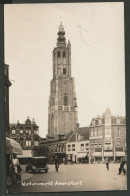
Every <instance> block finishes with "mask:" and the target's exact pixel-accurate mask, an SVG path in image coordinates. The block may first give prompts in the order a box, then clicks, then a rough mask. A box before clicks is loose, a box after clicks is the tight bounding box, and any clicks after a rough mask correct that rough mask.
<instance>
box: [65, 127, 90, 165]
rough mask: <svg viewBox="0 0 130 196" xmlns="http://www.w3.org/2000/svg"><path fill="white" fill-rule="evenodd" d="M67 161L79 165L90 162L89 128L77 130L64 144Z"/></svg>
mask: <svg viewBox="0 0 130 196" xmlns="http://www.w3.org/2000/svg"><path fill="white" fill-rule="evenodd" d="M66 154H67V160H69V161H72V162H79V163H89V162H90V142H89V127H81V128H78V129H77V130H76V131H75V132H74V133H73V135H72V136H71V138H70V139H69V140H68V141H67V143H66Z"/></svg>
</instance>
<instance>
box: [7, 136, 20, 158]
mask: <svg viewBox="0 0 130 196" xmlns="http://www.w3.org/2000/svg"><path fill="white" fill-rule="evenodd" d="M14 153H15V154H18V155H21V154H22V148H21V146H20V145H19V143H18V142H16V141H15V140H13V139H11V138H8V137H6V154H14Z"/></svg>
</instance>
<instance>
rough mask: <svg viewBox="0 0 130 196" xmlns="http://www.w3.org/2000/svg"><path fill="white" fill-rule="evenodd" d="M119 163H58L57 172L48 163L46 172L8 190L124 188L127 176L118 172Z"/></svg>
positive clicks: (57, 190)
mask: <svg viewBox="0 0 130 196" xmlns="http://www.w3.org/2000/svg"><path fill="white" fill-rule="evenodd" d="M118 168H119V164H110V169H109V171H107V170H106V167H105V164H74V165H63V164H62V165H60V167H59V172H58V173H57V172H56V171H55V166H54V165H49V171H48V173H44V172H41V173H35V174H34V175H33V177H32V178H31V179H29V180H27V181H26V182H24V183H22V185H21V186H19V187H15V188H10V190H9V192H61V191H97V190H126V188H127V185H126V184H127V176H126V175H124V174H121V175H117V174H118Z"/></svg>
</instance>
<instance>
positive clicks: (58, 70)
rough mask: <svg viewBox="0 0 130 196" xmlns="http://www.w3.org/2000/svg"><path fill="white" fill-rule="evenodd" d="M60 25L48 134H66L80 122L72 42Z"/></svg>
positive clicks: (51, 83) (54, 62) (51, 89)
mask: <svg viewBox="0 0 130 196" xmlns="http://www.w3.org/2000/svg"><path fill="white" fill-rule="evenodd" d="M64 35H65V31H64V27H63V25H62V23H61V24H60V26H59V31H58V39H57V47H56V48H54V50H53V79H52V80H51V82H50V97H49V107H48V135H49V136H54V135H58V134H65V133H68V132H70V131H71V130H75V128H76V124H77V123H78V118H77V113H78V112H77V98H76V93H75V85H74V78H72V77H71V44H70V41H68V44H66V39H65V37H64Z"/></svg>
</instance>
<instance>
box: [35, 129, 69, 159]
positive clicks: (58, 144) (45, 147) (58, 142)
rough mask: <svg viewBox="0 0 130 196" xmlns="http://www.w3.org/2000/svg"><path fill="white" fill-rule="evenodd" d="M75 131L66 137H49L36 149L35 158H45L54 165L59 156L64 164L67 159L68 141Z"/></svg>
mask: <svg viewBox="0 0 130 196" xmlns="http://www.w3.org/2000/svg"><path fill="white" fill-rule="evenodd" d="M72 134H73V131H71V132H70V133H67V134H64V135H58V136H55V137H53V136H47V137H46V138H45V139H43V140H42V141H41V142H40V145H39V146H35V147H34V156H45V157H47V160H48V162H49V163H54V160H55V156H56V155H57V156H58V158H59V161H60V162H61V163H62V162H63V161H64V160H65V159H66V141H67V140H68V139H69V138H70V137H71V135H72Z"/></svg>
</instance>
